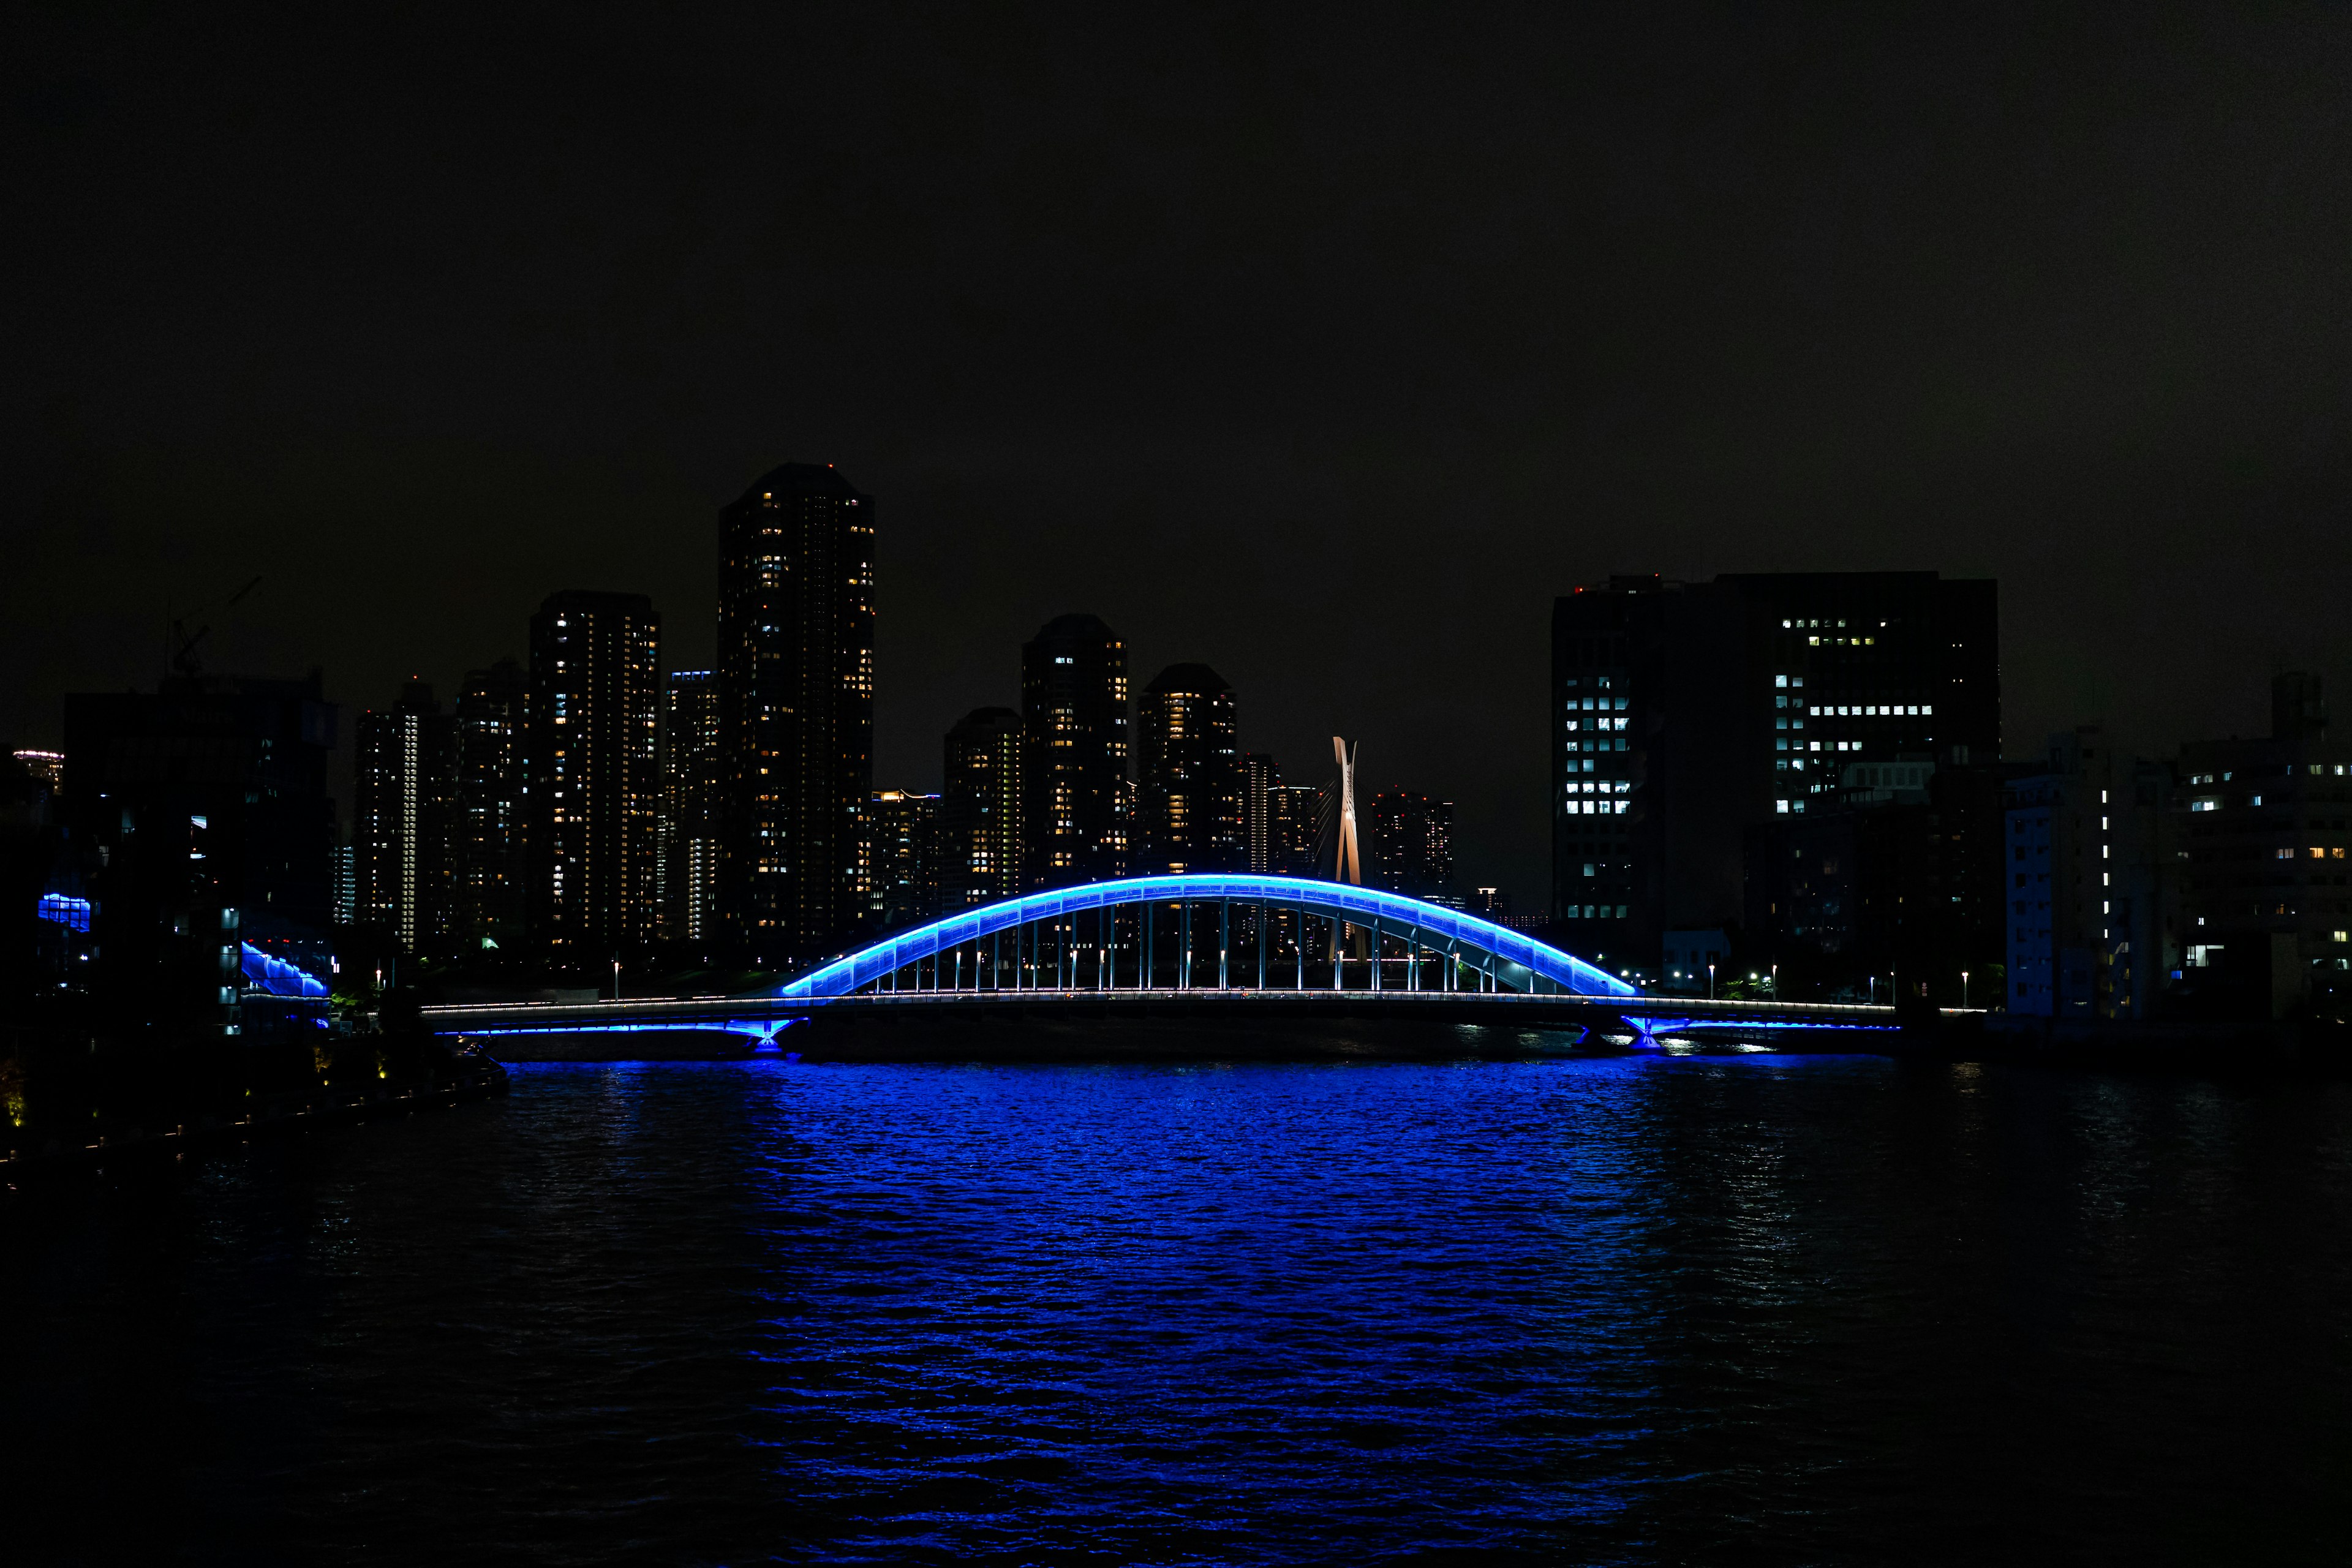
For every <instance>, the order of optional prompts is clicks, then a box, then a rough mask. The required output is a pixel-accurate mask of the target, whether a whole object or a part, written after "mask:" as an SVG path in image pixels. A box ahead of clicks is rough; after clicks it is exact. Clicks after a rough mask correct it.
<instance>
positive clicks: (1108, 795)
mask: <svg viewBox="0 0 2352 1568" xmlns="http://www.w3.org/2000/svg"><path fill="white" fill-rule="evenodd" d="M1127 704H1128V693H1127V645H1126V644H1124V643H1122V642H1121V641H1119V639H1118V634H1117V633H1116V632H1114V631H1112V630H1111V629H1110V628H1109V627H1108V626H1105V625H1103V623H1102V622H1101V621H1099V620H1097V619H1096V618H1095V617H1094V616H1055V618H1054V619H1053V620H1050V621H1048V622H1046V623H1045V626H1042V627H1041V628H1039V630H1038V632H1037V635H1036V637H1034V638H1032V639H1031V640H1030V641H1029V642H1028V643H1027V644H1025V645H1024V647H1022V649H1021V720H1022V725H1023V730H1024V736H1023V742H1022V745H1023V758H1022V769H1021V771H1022V805H1021V817H1022V821H1021V830H1022V836H1023V839H1024V866H1023V875H1024V877H1025V878H1026V879H1027V880H1028V883H1029V885H1030V886H1031V887H1034V888H1062V887H1068V886H1071V885H1073V884H1075V883H1079V882H1100V881H1106V880H1108V879H1111V878H1113V877H1118V876H1123V875H1124V874H1125V873H1126V870H1127V866H1128V860H1129V848H1130V842H1129V840H1130V824H1129V820H1128V789H1129V784H1128V711H1127Z"/></svg>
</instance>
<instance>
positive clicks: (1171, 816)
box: [1135, 664, 1246, 876]
mask: <svg viewBox="0 0 2352 1568" xmlns="http://www.w3.org/2000/svg"><path fill="white" fill-rule="evenodd" d="M1135 709H1136V712H1135V727H1136V774H1135V784H1136V812H1137V822H1136V836H1137V838H1138V840H1139V843H1140V845H1141V846H1142V848H1141V853H1140V856H1139V860H1140V863H1141V864H1142V865H1143V866H1145V867H1146V868H1148V869H1149V873H1150V874H1151V875H1154V876H1164V875H1181V873H1184V872H1186V871H1237V870H1242V869H1244V868H1245V865H1246V862H1245V855H1246V851H1245V847H1244V841H1243V816H1244V806H1243V793H1244V785H1243V774H1242V765H1241V748H1240V745H1239V744H1238V742H1237V739H1236V724H1235V719H1234V689H1233V688H1232V687H1230V686H1228V685H1226V684H1225V680H1224V678H1223V677H1222V676H1220V675H1219V674H1218V673H1217V672H1216V671H1215V670H1213V669H1211V668H1209V667H1208V666H1207V665H1205V664H1171V665H1170V666H1169V667H1168V668H1165V669H1163V670H1161V671H1160V673H1159V674H1158V675H1156V676H1154V677H1153V678H1152V679H1151V683H1150V685H1148V686H1146V687H1145V688H1144V689H1143V691H1142V694H1141V695H1140V696H1139V698H1138V699H1137V700H1136V705H1135Z"/></svg>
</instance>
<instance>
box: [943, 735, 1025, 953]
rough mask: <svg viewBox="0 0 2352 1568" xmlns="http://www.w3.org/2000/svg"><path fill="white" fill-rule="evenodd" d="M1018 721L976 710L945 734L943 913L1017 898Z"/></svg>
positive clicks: (1019, 880) (1020, 877) (1020, 887)
mask: <svg viewBox="0 0 2352 1568" xmlns="http://www.w3.org/2000/svg"><path fill="white" fill-rule="evenodd" d="M1022 736H1023V725H1022V721H1021V715H1020V714H1018V713H1016V712H1014V711H1013V710H1012V709H1010V708H975V709H973V710H971V712H969V713H967V714H965V715H964V716H963V717H962V718H961V719H960V720H958V721H956V725H955V727H954V728H953V729H951V730H950V731H948V734H947V756H946V764H947V766H946V779H947V788H946V789H945V790H944V791H943V792H942V798H941V800H940V905H941V908H942V909H943V910H960V909H971V908H973V907H975V906H977V905H981V904H992V903H995V902H997V901H999V900H1003V899H1011V898H1017V897H1019V896H1020V894H1021V892H1022V890H1023V889H1024V886H1025V885H1026V884H1025V882H1024V879H1023V875H1022V866H1021V853H1022V848H1021V840H1022V831H1021V805H1022V782H1021V763H1022Z"/></svg>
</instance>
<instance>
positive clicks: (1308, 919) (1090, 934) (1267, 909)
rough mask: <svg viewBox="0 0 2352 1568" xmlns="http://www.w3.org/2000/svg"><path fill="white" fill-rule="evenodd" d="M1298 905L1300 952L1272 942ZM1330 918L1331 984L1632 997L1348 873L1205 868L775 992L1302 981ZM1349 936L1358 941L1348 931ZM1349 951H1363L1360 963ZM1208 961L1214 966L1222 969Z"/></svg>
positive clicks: (895, 946) (901, 941)
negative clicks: (911, 985) (1259, 873)
mask: <svg viewBox="0 0 2352 1568" xmlns="http://www.w3.org/2000/svg"><path fill="white" fill-rule="evenodd" d="M1212 906H1213V908H1212ZM1237 907H1238V913H1239V915H1240V917H1241V928H1240V929H1237V926H1236V921H1235V916H1236V912H1237ZM1118 910H1130V911H1131V913H1130V916H1129V920H1128V921H1127V922H1126V925H1127V928H1128V929H1126V930H1124V931H1122V930H1121V929H1120V925H1121V922H1120V921H1118V919H1117V918H1116V913H1117V911H1118ZM1204 917H1205V918H1204ZM1283 917H1287V918H1288V927H1289V931H1290V936H1289V946H1290V948H1291V952H1290V953H1289V955H1288V956H1287V957H1285V956H1284V955H1282V954H1281V953H1280V952H1276V942H1274V940H1273V931H1274V928H1275V927H1276V925H1277V924H1278V923H1282V918H1283ZM1208 920H1213V921H1214V925H1213V930H1212V929H1211V928H1210V927H1209V925H1208V924H1207V921H1208ZM1318 927H1319V928H1320V931H1321V932H1322V933H1323V934H1326V935H1328V937H1329V939H1330V940H1329V941H1328V942H1327V943H1325V944H1324V945H1325V946H1326V947H1327V948H1328V952H1330V953H1332V954H1334V955H1336V958H1337V961H1336V962H1332V963H1329V965H1328V984H1329V985H1330V987H1331V988H1332V989H1334V990H1339V989H1341V988H1342V987H1344V986H1345V985H1346V984H1347V981H1348V979H1349V970H1351V969H1352V970H1353V971H1354V972H1355V975H1356V977H1357V978H1359V979H1360V980H1361V981H1362V982H1363V983H1364V986H1365V988H1366V989H1369V990H1372V991H1379V990H1381V989H1383V988H1384V986H1383V981H1384V979H1385V980H1386V982H1387V984H1389V985H1394V986H1398V987H1399V988H1401V989H1403V990H1407V991H1421V990H1442V991H1453V990H1455V989H1457V988H1461V989H1475V990H1490V991H1521V992H1536V993H1551V994H1572V995H1580V996H1631V995H1633V994H1634V993H1633V986H1631V985H1629V984H1626V983H1625V982H1623V981H1622V980H1620V979H1618V978H1617V977H1616V976H1614V975H1612V974H1610V973H1606V972H1605V971H1603V970H1601V969H1598V968H1595V967H1594V966H1593V965H1591V964H1590V963H1585V962H1584V961H1583V960H1582V959H1580V958H1576V957H1573V956H1571V955H1570V954H1568V953H1565V952H1560V951H1559V949H1558V948H1556V947H1552V946H1549V945H1548V944H1546V943H1544V942H1538V941H1536V940H1535V939H1534V938H1533V937H1531V936H1528V935H1527V934H1526V933H1525V932H1522V931H1512V930H1510V929H1508V928H1507V927H1505V926H1499V925H1496V924H1495V923H1494V922H1493V921H1485V920H1480V919H1479V918H1478V917H1477V916H1475V915H1472V914H1465V913H1464V912H1463V911H1462V910H1449V909H1446V908H1444V907H1443V906H1441V905H1438V904H1430V903H1423V901H1422V900H1418V899H1408V898H1405V897H1403V896H1402V895H1401V894H1397V893H1390V892H1383V891H1381V889H1377V888H1360V887H1356V886H1353V885H1351V884H1349V883H1345V882H1318V881H1307V880H1305V879H1300V878H1296V877H1255V876H1238V875H1234V876H1223V875H1214V874H1192V875H1185V876H1170V877H1129V878H1123V879H1119V880H1117V881H1109V882H1087V883H1084V884H1081V885H1080V886H1077V887H1075V888H1055V889H1052V890H1050V891H1047V892H1042V893H1031V894H1028V895H1026V896H1025V897H1023V898H1017V899H1007V900H1004V901H1003V902H1002V903H996V904H989V905H985V906H983V907H982V908H980V909H975V910H964V911H962V912H961V913H958V914H953V915H950V916H948V917H947V918H946V919H945V920H939V921H932V922H931V923H930V924H929V925H926V926H918V927H916V928H914V929H912V930H910V931H900V932H898V933H896V934H895V935H892V936H887V937H885V938H883V939H882V940H881V941H880V942H876V943H875V944H874V945H873V946H871V947H868V948H865V949H863V950H861V951H859V952H853V953H850V954H849V955H847V956H846V957H844V958H837V959H835V960H834V961H833V962H832V963H827V964H824V965H822V966H821V967H819V968H816V969H814V970H811V971H810V972H809V973H806V974H803V975H801V976H800V977H798V978H797V979H794V980H793V981H791V982H790V983H788V984H785V985H783V986H782V988H780V989H779V990H778V991H777V993H776V995H777V997H778V998H779V999H780V1000H783V1001H797V1002H811V1003H814V1002H822V1001H824V999H826V998H828V997H835V996H846V995H849V994H853V993H856V992H858V991H861V990H865V989H866V988H867V987H876V988H890V987H894V986H896V985H897V984H898V983H899V982H900V981H901V980H902V979H904V978H906V977H907V976H908V974H909V973H910V972H911V973H912V974H913V977H914V981H915V986H916V988H919V989H926V990H940V989H956V990H962V989H971V990H975V991H988V990H1008V991H1009V990H1036V991H1065V990H1096V991H1103V990H1119V989H1134V990H1151V989H1158V988H1160V986H1161V985H1162V984H1163V983H1164V984H1167V985H1171V986H1173V987H1174V988H1176V989H1180V990H1189V989H1192V988H1195V987H1200V986H1204V985H1213V986H1215V987H1216V988H1218V989H1220V990H1223V989H1227V988H1229V987H1231V986H1234V985H1245V986H1251V987H1253V988H1255V989H1257V990H1265V989H1268V988H1271V987H1279V986H1293V987H1295V988H1297V989H1300V990H1304V989H1305V988H1306V987H1307V977H1308V969H1307V966H1308V963H1309V946H1310V936H1311V934H1312V933H1315V932H1316V931H1317V929H1318ZM1342 932H1348V933H1360V938H1359V940H1357V941H1355V942H1346V941H1343V940H1342V939H1341V933H1342ZM1008 933H1010V935H1011V936H1012V938H1013V940H1012V941H1011V942H1010V943H1008V942H1006V940H1005V938H1006V936H1007V934H1008ZM1244 939H1245V945H1237V943H1242V942H1244ZM1351 946H1352V947H1354V948H1356V949H1357V950H1359V951H1360V956H1359V957H1357V958H1355V959H1353V960H1352V961H1351V960H1350V959H1349V957H1348V956H1347V954H1348V950H1349V947H1351ZM1204 948H1205V950H1206V952H1205V954H1204V952H1203V949H1204ZM1212 955H1213V956H1212ZM1376 957H1377V961H1376ZM950 963H951V964H952V975H950V973H949V969H948V965H949V964H950ZM1205 963H1214V965H1215V973H1214V975H1213V977H1212V976H1211V975H1210V974H1209V973H1206V972H1205V970H1204V964H1205ZM1320 968H1321V965H1320V963H1318V970H1319V969H1320ZM1285 971H1288V972H1289V973H1284V972H1285ZM1318 978H1320V975H1319V973H1318Z"/></svg>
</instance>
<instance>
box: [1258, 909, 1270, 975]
mask: <svg viewBox="0 0 2352 1568" xmlns="http://www.w3.org/2000/svg"><path fill="white" fill-rule="evenodd" d="M1267 921H1268V916H1267V912H1266V907H1265V900H1259V902H1258V906H1257V988H1258V989H1259V990H1261V991H1263V990H1265V928H1266V924H1267Z"/></svg>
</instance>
